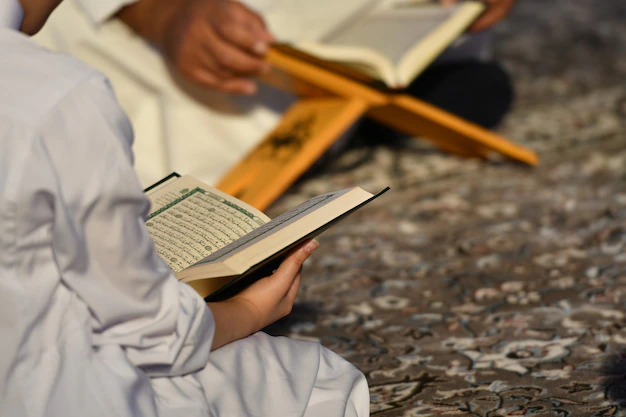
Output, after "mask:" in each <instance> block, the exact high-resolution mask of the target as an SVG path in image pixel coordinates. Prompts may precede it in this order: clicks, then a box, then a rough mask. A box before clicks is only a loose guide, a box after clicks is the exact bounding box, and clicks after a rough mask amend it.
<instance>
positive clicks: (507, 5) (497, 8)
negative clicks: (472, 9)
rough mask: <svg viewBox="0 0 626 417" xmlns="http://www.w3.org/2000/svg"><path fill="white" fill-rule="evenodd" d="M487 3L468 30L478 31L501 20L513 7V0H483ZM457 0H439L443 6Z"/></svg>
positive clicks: (457, 0)
mask: <svg viewBox="0 0 626 417" xmlns="http://www.w3.org/2000/svg"><path fill="white" fill-rule="evenodd" d="M483 1H484V2H485V3H487V10H486V11H485V13H483V15H482V16H481V17H479V18H478V20H476V21H475V22H474V23H473V24H472V26H471V27H470V29H469V30H470V32H480V31H481V30H485V29H487V28H490V27H491V26H493V25H495V24H496V23H498V22H499V21H500V20H502V19H503V18H504V17H505V16H506V15H507V14H509V11H510V10H511V8H512V7H513V4H514V3H515V0H483ZM458 2H459V0H441V4H442V5H444V6H450V5H452V4H455V3H458Z"/></svg>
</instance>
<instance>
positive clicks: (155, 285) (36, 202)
mask: <svg viewBox="0 0 626 417" xmlns="http://www.w3.org/2000/svg"><path fill="white" fill-rule="evenodd" d="M20 19H21V9H20V7H19V4H18V3H17V0H3V1H2V2H0V63H1V65H0V341H1V343H0V416H7V417H9V416H10V417H21V416H28V417H57V416H58V417H74V416H75V417H92V416H93V417H98V416H102V417H105V416H106V417H111V416H115V417H131V416H132V417H138V416H161V417H163V416H165V417H167V416H172V417H181V416H184V417H195V416H198V417H199V416H224V417H225V416H233V417H245V416H255V417H256V416H268V417H278V416H321V415H324V416H344V415H345V416H361V417H364V416H366V415H367V414H368V407H369V398H368V389H367V383H366V381H365V378H364V376H363V374H362V373H360V372H359V371H358V370H357V369H356V368H355V367H354V366H352V365H351V364H349V363H348V362H347V361H345V360H343V359H342V358H340V357H339V356H338V355H336V354H334V353H332V352H330V351H329V350H327V349H325V348H323V347H321V346H320V345H319V344H317V343H311V342H302V341H294V340H290V339H287V338H273V337H270V336H267V335H266V334H263V333H257V334H255V335H253V336H250V337H248V338H246V339H243V340H240V341H236V342H233V343H231V344H228V345H226V346H224V347H223V348H220V349H218V350H216V351H213V352H210V346H211V342H212V338H213V334H214V329H215V324H214V321H213V316H212V314H211V311H210V309H208V308H207V307H206V304H205V303H204V301H203V300H202V299H201V298H200V297H199V296H198V295H197V294H196V293H195V292H194V291H193V290H192V289H191V288H190V287H189V286H187V285H186V284H183V283H180V282H178V281H177V280H176V278H175V277H174V275H173V274H172V272H171V271H170V270H169V269H168V268H167V266H166V265H165V264H164V263H163V262H162V261H161V259H160V258H159V257H158V255H157V254H156V252H155V250H154V246H153V244H152V241H151V239H150V236H149V234H148V232H147V230H146V228H145V227H144V219H145V215H146V212H147V209H148V205H149V203H148V202H147V200H146V198H145V196H144V195H143V193H142V187H141V185H140V184H139V182H138V180H137V178H136V176H135V174H134V172H133V168H132V153H131V145H132V129H131V126H130V124H129V121H128V119H127V118H126V117H125V115H124V114H123V112H122V111H121V109H120V108H119V106H118V105H117V103H116V101H115V100H114V98H113V95H112V94H111V91H110V88H109V85H108V83H107V81H106V79H105V78H104V77H103V76H102V75H100V74H99V73H97V72H96V71H94V70H92V69H90V68H88V67H86V66H85V65H84V64H82V63H80V62H79V61H77V60H74V59H72V58H69V57H65V56H62V55H58V54H53V53H49V52H47V51H45V50H42V49H41V48H39V47H37V46H35V45H34V43H33V42H32V41H31V40H30V39H28V38H27V37H26V36H24V35H22V34H20V33H19V32H17V31H16V30H15V28H17V27H19V25H20V22H21V20H20Z"/></svg>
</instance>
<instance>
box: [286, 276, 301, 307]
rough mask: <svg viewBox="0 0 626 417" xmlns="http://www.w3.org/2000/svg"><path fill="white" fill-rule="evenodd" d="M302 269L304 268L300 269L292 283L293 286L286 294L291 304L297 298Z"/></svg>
mask: <svg viewBox="0 0 626 417" xmlns="http://www.w3.org/2000/svg"><path fill="white" fill-rule="evenodd" d="M301 271H302V269H300V271H298V273H297V274H296V277H295V278H294V280H293V282H292V283H291V286H290V287H289V290H288V291H287V294H286V295H285V300H286V301H287V302H288V303H289V304H293V302H294V300H295V299H296V295H297V294H298V288H300V278H301V276H302V273H301Z"/></svg>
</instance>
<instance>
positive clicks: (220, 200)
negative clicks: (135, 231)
mask: <svg viewBox="0 0 626 417" xmlns="http://www.w3.org/2000/svg"><path fill="white" fill-rule="evenodd" d="M196 193H201V194H204V195H206V196H207V197H209V198H212V199H213V200H217V201H219V202H220V203H222V204H225V205H227V206H229V207H232V208H234V209H235V210H237V211H239V212H240V213H242V214H244V215H246V216H248V217H249V218H250V219H252V220H253V221H255V222H256V223H258V224H259V226H262V225H263V224H265V222H264V221H263V220H262V219H260V218H259V217H258V216H255V215H254V214H252V213H250V212H249V211H248V210H246V209H244V208H242V207H240V206H238V205H237V204H234V203H231V202H230V201H228V200H226V199H225V198H223V197H220V196H218V195H216V194H213V193H212V192H210V191H206V190H203V189H202V188H200V187H196V188H194V189H193V190H191V191H189V192H188V193H185V194H183V195H182V196H181V197H178V198H177V199H176V200H174V201H172V202H171V203H169V204H168V205H166V206H163V207H161V208H160V209H158V210H157V211H155V212H154V213H152V214H150V215H149V216H148V219H147V220H150V219H152V218H153V217H155V216H158V215H159V214H161V213H163V212H164V211H166V210H167V209H170V208H172V207H174V206H175V205H177V204H178V203H180V202H181V201H184V200H186V199H188V198H189V197H191V196H192V195H194V194H196Z"/></svg>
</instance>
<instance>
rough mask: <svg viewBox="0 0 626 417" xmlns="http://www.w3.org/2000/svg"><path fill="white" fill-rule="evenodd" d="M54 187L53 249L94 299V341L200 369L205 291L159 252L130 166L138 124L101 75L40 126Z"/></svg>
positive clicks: (154, 365)
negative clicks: (178, 274) (182, 276)
mask: <svg viewBox="0 0 626 417" xmlns="http://www.w3.org/2000/svg"><path fill="white" fill-rule="evenodd" d="M42 132H43V133H42V135H45V140H44V144H45V145H44V146H46V148H47V152H48V155H49V158H50V161H49V165H50V166H51V172H52V173H51V175H53V176H54V177H55V178H56V181H55V182H56V183H57V184H58V188H59V190H58V191H57V192H56V193H55V194H57V196H56V197H55V198H57V199H58V201H55V202H53V203H52V204H55V207H56V208H55V211H54V213H55V219H54V225H53V227H54V233H53V249H54V256H55V259H56V261H57V264H58V267H59V269H60V271H61V275H62V282H63V284H64V285H66V286H68V287H69V288H70V289H71V290H72V291H74V292H75V293H76V294H77V295H78V296H79V297H80V298H81V299H82V300H83V301H84V302H85V303H86V305H87V306H88V308H89V310H90V312H91V315H92V318H93V319H92V322H93V324H92V328H93V345H94V346H96V348H97V347H98V346H103V345H117V346H120V347H121V348H122V349H124V351H125V353H126V356H127V358H128V359H129V360H130V361H131V362H132V363H133V364H135V365H136V366H138V367H140V368H142V369H143V370H144V371H146V372H147V373H148V374H150V375H154V376H157V375H158V376H174V375H182V374H186V373H189V372H193V371H196V370H199V369H202V368H203V367H204V366H205V365H206V363H207V361H208V356H209V352H210V347H211V343H212V338H213V333H214V329H215V325H214V321H213V317H212V315H211V312H210V310H209V309H208V308H207V306H206V304H205V302H204V300H203V299H202V298H200V297H199V296H198V295H197V294H196V293H195V291H194V290H193V289H192V288H191V287H189V286H188V285H187V284H183V283H181V282H179V281H178V280H177V279H176V278H175V276H174V275H173V273H172V271H171V270H170V269H169V268H168V267H167V266H166V265H165V263H164V262H163V261H162V260H161V259H160V258H159V256H158V255H157V253H156V251H155V248H154V245H153V243H152V240H151V238H150V235H149V233H148V231H147V229H146V227H145V226H144V222H145V216H146V214H147V212H148V209H149V202H148V200H147V199H146V197H145V195H144V193H143V191H142V189H141V187H140V185H139V182H138V180H137V176H136V174H135V173H134V171H133V169H132V153H131V145H132V128H131V126H130V123H129V122H128V119H127V118H126V117H125V115H124V114H123V112H122V111H121V109H120V108H119V106H118V105H117V103H116V101H115V99H114V97H113V94H112V92H111V90H110V88H109V86H108V83H107V82H106V81H105V80H104V78H102V77H100V76H95V77H92V78H91V79H89V80H87V81H85V82H83V83H81V84H80V86H79V87H78V88H75V89H74V91H73V92H72V93H71V94H69V95H68V96H67V97H66V98H65V99H64V100H63V102H62V103H61V105H60V106H59V107H58V108H57V109H56V111H55V113H54V114H53V115H51V117H50V118H49V120H48V122H47V124H46V126H45V127H44V128H43V129H42Z"/></svg>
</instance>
